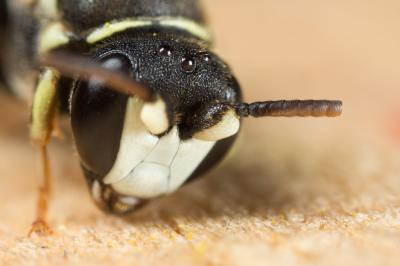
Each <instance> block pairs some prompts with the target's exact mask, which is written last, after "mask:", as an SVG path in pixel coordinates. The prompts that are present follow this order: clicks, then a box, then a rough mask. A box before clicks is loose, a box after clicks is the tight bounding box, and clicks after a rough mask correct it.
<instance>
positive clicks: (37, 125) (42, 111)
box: [30, 69, 60, 145]
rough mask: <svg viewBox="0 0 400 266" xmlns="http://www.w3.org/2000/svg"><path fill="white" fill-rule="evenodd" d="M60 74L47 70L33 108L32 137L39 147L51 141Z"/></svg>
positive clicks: (38, 86)
mask: <svg viewBox="0 0 400 266" xmlns="http://www.w3.org/2000/svg"><path fill="white" fill-rule="evenodd" d="M59 77H60V74H59V72H58V71H56V70H53V69H47V70H45V72H44V73H43V75H42V76H41V77H40V80H39V83H38V85H37V88H36V93H35V96H34V99H33V106H32V124H31V131H30V137H31V140H32V141H33V142H34V143H35V144H38V145H45V144H46V142H47V141H48V140H49V138H50V135H51V131H52V124H53V118H54V115H55V108H56V106H57V97H56V95H57V88H56V86H57V82H58V80H59Z"/></svg>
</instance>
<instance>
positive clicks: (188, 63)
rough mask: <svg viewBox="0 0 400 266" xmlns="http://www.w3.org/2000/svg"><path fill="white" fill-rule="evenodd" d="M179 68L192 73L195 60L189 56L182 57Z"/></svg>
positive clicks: (194, 67) (194, 68)
mask: <svg viewBox="0 0 400 266" xmlns="http://www.w3.org/2000/svg"><path fill="white" fill-rule="evenodd" d="M181 68H182V70H183V71H184V72H186V73H193V72H194V71H195V70H196V60H195V59H194V58H193V57H191V56H187V57H184V58H182V61H181Z"/></svg>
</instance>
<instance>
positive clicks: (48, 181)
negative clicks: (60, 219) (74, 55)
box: [29, 68, 60, 235]
mask: <svg viewBox="0 0 400 266" xmlns="http://www.w3.org/2000/svg"><path fill="white" fill-rule="evenodd" d="M59 79H60V74H59V73H58V71H56V70H54V69H50V68H47V69H45V70H44V71H43V72H42V75H41V77H40V78H39V82H38V85H37V88H36V92H35V97H34V101H33V106H32V122H31V130H30V137H31V140H32V142H33V144H34V145H35V146H36V147H38V149H39V150H40V154H41V160H42V171H43V172H42V181H41V184H40V187H39V196H38V200H37V211H36V212H37V213H36V220H35V222H34V223H33V224H32V228H31V230H30V232H29V235H32V234H34V233H36V234H39V235H50V234H51V233H52V230H51V228H50V226H49V225H48V223H47V213H48V206H49V201H50V198H51V189H52V176H51V170H50V163H49V156H48V152H47V144H48V142H49V140H50V137H51V135H52V132H53V129H54V120H55V117H56V114H57V106H58V102H57V101H58V97H57V85H58V81H59Z"/></svg>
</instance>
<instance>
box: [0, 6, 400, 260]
mask: <svg viewBox="0 0 400 266" xmlns="http://www.w3.org/2000/svg"><path fill="white" fill-rule="evenodd" d="M228 3H230V4H228ZM207 4H208V5H207V7H208V9H209V10H210V11H211V12H210V20H211V22H213V25H214V29H215V32H216V35H217V36H218V50H219V51H220V52H221V53H222V54H223V55H224V57H225V58H226V59H227V60H229V61H230V62H231V63H232V66H233V68H234V69H235V71H236V73H237V75H238V76H239V77H240V80H241V81H242V83H243V87H244V89H245V91H246V98H247V99H249V100H256V99H280V98H312V97H313V98H338V99H343V100H344V101H345V113H344V116H343V117H342V118H341V119H333V120H325V119H321V120H316V119H302V120H300V119H299V120H296V119H265V120H249V121H246V123H245V125H244V130H243V132H242V133H243V134H242V137H241V140H240V142H241V143H240V144H239V145H238V146H237V147H236V152H235V153H234V155H232V156H231V157H230V159H229V160H228V161H227V162H226V163H225V164H224V165H222V166H221V167H219V168H218V169H217V170H215V171H213V172H211V173H210V174H209V175H208V176H207V178H204V179H202V180H199V181H198V182H195V183H193V184H190V185H189V186H186V187H185V188H183V189H182V190H180V191H179V192H178V193H176V194H174V195H172V196H170V197H167V198H164V199H161V200H157V201H155V202H153V203H151V204H150V205H149V206H148V207H146V208H145V209H143V210H141V211H140V212H138V213H136V214H134V215H132V216H130V217H128V218H127V219H121V218H115V217H108V216H105V215H103V214H102V213H100V212H99V211H98V210H97V209H96V208H95V207H94V206H93V204H92V203H91V201H90V198H89V195H88V193H87V190H86V187H85V184H84V182H83V179H82V176H81V173H80V171H79V169H78V167H77V158H76V156H74V151H73V148H72V145H71V144H70V142H69V141H65V142H55V143H53V144H52V146H51V152H52V157H53V166H54V171H55V176H56V180H55V181H56V182H55V186H56V189H55V193H54V201H53V204H52V208H51V223H52V225H53V226H54V228H55V230H56V234H55V235H54V237H50V238H31V239H29V238H26V237H25V235H26V232H27V230H28V228H29V225H30V222H31V221H32V217H33V215H34V200H35V196H36V190H35V176H36V171H35V165H36V163H35V157H34V151H33V150H32V148H31V147H30V146H29V143H28V141H27V131H26V121H27V116H26V114H27V112H26V110H25V109H24V107H23V106H22V105H20V104H17V103H15V102H13V100H12V99H10V98H8V97H7V96H4V95H2V96H1V97H0V104H1V106H2V111H1V112H0V121H1V127H2V129H1V131H0V147H1V149H0V184H1V185H0V202H1V203H2V204H1V205H0V264H2V265H17V264H23V265H54V264H57V265H127V264H128V263H129V265H166V264H173V265H399V264H400V254H399V248H400V141H399V140H400V130H399V128H400V126H399V125H400V107H399V102H400V98H399V96H400V90H399V87H400V75H399V74H400V73H399V72H400V67H399V62H400V50H399V49H398V47H400V27H399V25H400V17H399V16H398V11H399V9H400V4H399V2H398V1H394V0H393V1H390V0H384V1H372V0H371V1H357V0H348V1H320V0H318V1H317V0H314V1H290V2H289V1H256V0H252V1H231V0H219V1H211V0H209V1H207ZM396 123H398V124H396ZM111 263H113V264H111Z"/></svg>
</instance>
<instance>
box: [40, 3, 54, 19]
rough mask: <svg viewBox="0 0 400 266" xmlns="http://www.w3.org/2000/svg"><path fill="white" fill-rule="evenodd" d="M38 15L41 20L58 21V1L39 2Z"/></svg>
mask: <svg viewBox="0 0 400 266" xmlns="http://www.w3.org/2000/svg"><path fill="white" fill-rule="evenodd" d="M36 13H37V15H39V16H40V17H39V18H44V19H56V18H58V17H59V12H58V7H57V0H37V3H36Z"/></svg>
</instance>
